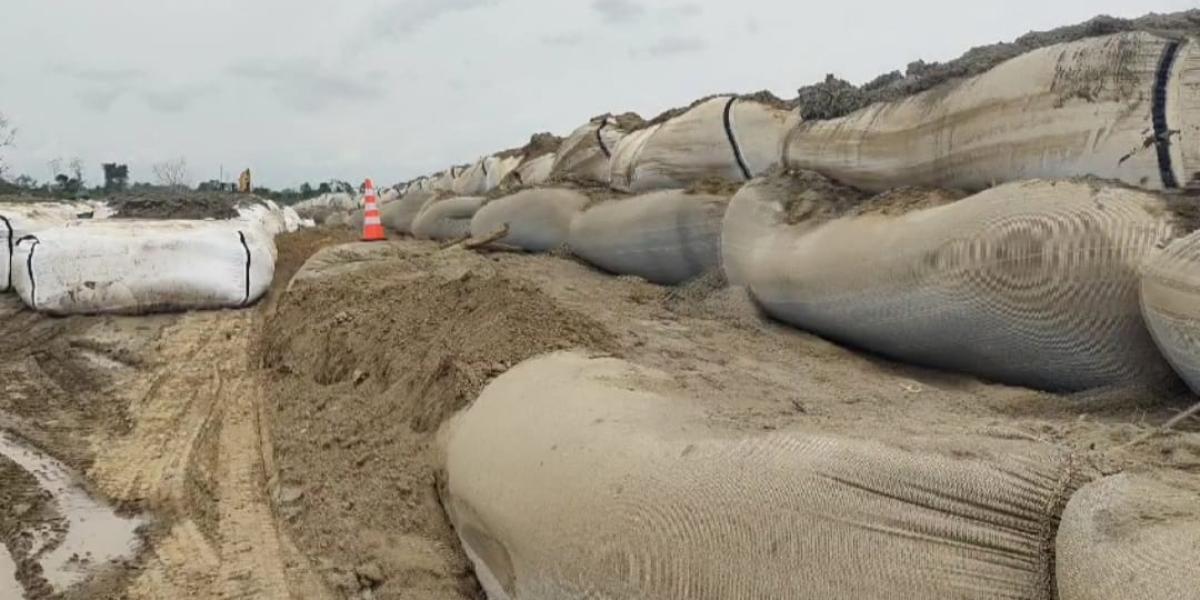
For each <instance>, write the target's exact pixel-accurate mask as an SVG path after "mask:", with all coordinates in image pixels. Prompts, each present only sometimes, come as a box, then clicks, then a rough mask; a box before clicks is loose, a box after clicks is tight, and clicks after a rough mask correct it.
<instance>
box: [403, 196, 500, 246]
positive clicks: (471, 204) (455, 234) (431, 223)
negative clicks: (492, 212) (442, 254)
mask: <svg viewBox="0 0 1200 600" xmlns="http://www.w3.org/2000/svg"><path fill="white" fill-rule="evenodd" d="M485 202H486V200H485V199H484V198H480V197H477V196H464V197H455V198H446V199H444V200H434V201H432V202H429V203H428V204H426V205H425V207H424V208H422V209H421V212H420V213H418V214H417V216H416V218H414V219H413V223H412V234H413V236H415V237H416V238H417V239H421V240H452V239H456V238H461V237H465V236H467V235H468V234H470V233H471V218H472V217H474V216H475V212H476V211H478V210H479V209H480V208H481V207H482V206H483V204H484V203H485Z"/></svg>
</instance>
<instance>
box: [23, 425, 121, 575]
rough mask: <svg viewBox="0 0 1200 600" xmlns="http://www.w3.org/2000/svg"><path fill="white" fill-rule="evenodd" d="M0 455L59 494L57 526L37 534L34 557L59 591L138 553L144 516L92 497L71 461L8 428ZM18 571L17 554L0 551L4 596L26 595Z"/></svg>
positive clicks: (55, 498)
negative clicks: (31, 443) (28, 442)
mask: <svg viewBox="0 0 1200 600" xmlns="http://www.w3.org/2000/svg"><path fill="white" fill-rule="evenodd" d="M0 454H2V455H4V456H5V457H7V458H8V459H9V460H11V461H12V462H14V463H16V464H17V465H18V466H19V467H21V468H22V469H24V470H25V471H26V472H28V473H29V474H31V475H33V477H34V478H35V479H36V480H37V482H38V485H39V486H40V487H41V488H42V489H43V490H45V491H46V492H48V493H49V494H50V495H51V496H52V497H53V499H54V504H55V508H56V509H57V510H58V513H59V514H60V515H61V516H62V521H60V522H58V523H56V524H55V525H53V526H45V527H42V528H39V529H38V530H36V531H34V532H33V533H34V544H33V551H32V556H34V557H35V558H36V559H37V561H38V563H39V564H41V566H42V570H43V575H44V577H45V578H46V581H47V582H48V583H49V584H50V585H51V586H52V587H53V588H54V589H55V591H59V592H61V591H64V590H66V589H68V588H70V587H71V586H73V585H75V584H77V583H80V582H81V581H83V580H84V579H85V578H86V577H87V575H88V574H89V573H91V572H92V571H93V570H94V569H96V568H98V567H101V566H104V565H106V564H108V563H111V562H114V561H118V560H122V559H126V558H131V557H132V556H133V555H134V554H135V553H136V552H137V550H138V546H139V544H140V543H141V542H140V539H139V538H138V536H137V528H138V527H140V526H141V525H142V524H143V523H144V520H143V519H140V518H125V517H122V516H119V515H117V514H116V513H115V512H114V511H113V510H112V508H111V507H109V506H107V505H105V504H104V503H102V502H99V501H97V500H96V499H95V498H92V497H91V495H89V494H88V493H87V491H86V490H84V489H83V487H81V486H80V485H79V484H78V483H77V482H76V479H75V477H74V476H73V475H72V473H71V471H70V469H68V468H67V467H66V465H64V464H62V463H60V462H58V461H57V460H55V459H54V458H51V457H50V456H47V455H46V454H44V453H42V452H41V451H39V450H37V449H35V448H32V447H30V446H28V445H26V444H24V443H22V442H21V441H20V440H18V439H17V438H14V437H13V436H11V435H9V434H8V433H7V432H4V431H0ZM0 549H3V548H2V547H0ZM14 572H15V568H14V567H13V561H12V557H11V556H10V555H9V553H8V552H7V551H5V552H3V553H0V597H3V598H19V597H21V594H20V589H21V588H20V586H19V585H17V584H16V581H15V579H14V577H13V574H14ZM10 586H15V587H14V588H13V589H15V590H17V592H15V593H12V594H10V593H9V587H10Z"/></svg>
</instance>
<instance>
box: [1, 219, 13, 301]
mask: <svg viewBox="0 0 1200 600" xmlns="http://www.w3.org/2000/svg"><path fill="white" fill-rule="evenodd" d="M0 221H4V229H6V230H7V231H8V234H7V235H5V236H4V239H5V241H6V242H7V243H8V258H7V260H8V281H7V282H5V284H4V288H3V289H0V292H7V291H8V290H11V289H12V257H13V228H12V223H10V222H9V220H8V217H6V216H4V215H0Z"/></svg>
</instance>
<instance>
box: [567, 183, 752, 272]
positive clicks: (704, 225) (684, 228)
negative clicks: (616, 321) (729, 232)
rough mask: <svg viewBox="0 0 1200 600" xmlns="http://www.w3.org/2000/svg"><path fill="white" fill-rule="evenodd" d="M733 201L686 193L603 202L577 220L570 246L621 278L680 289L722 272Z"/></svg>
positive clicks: (660, 194)
mask: <svg viewBox="0 0 1200 600" xmlns="http://www.w3.org/2000/svg"><path fill="white" fill-rule="evenodd" d="M728 203H729V199H728V197H725V196H715V195H709V194H699V193H697V194H693V193H689V192H685V191H682V190H667V191H661V192H651V193H649V194H642V195H640V196H634V197H632V198H620V199H616V200H608V201H605V202H601V203H599V204H596V205H595V206H592V207H590V208H588V209H587V210H586V211H584V212H583V213H582V214H580V215H579V216H578V217H576V218H575V221H574V222H573V223H572V224H571V233H570V236H569V237H568V238H567V245H568V246H569V247H570V249H571V253H572V254H574V255H576V256H578V257H580V258H582V259H583V260H585V261H587V262H589V263H591V264H593V265H596V266H597V267H600V268H601V269H604V270H605V271H609V272H611V273H616V274H619V275H636V276H638V277H641V278H643V279H646V280H647V281H651V282H654V283H662V284H668V285H670V284H676V283H681V282H684V281H687V280H689V279H692V278H695V277H698V276H700V275H703V274H705V273H707V272H709V271H712V270H715V269H718V268H720V260H721V222H722V220H723V218H724V215H725V207H726V205H727V204H728Z"/></svg>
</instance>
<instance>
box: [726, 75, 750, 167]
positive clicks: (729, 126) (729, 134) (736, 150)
mask: <svg viewBox="0 0 1200 600" xmlns="http://www.w3.org/2000/svg"><path fill="white" fill-rule="evenodd" d="M737 100H738V97H737V96H731V97H730V98H729V102H727V103H726V104H725V137H726V138H728V139H729V147H730V148H733V157H734V158H735V159H736V160H737V165H738V168H739V169H741V171H742V176H743V177H745V178H746V181H750V179H751V176H750V168H749V167H747V166H746V159H745V158H743V157H742V148H741V147H740V146H738V142H737V137H736V136H734V135H733V103H734V102H737Z"/></svg>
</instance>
